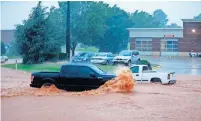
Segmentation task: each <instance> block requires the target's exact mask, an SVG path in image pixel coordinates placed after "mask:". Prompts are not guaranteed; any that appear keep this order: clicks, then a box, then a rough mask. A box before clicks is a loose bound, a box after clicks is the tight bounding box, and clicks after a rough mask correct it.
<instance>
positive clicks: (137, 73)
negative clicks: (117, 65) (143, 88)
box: [131, 66, 142, 83]
mask: <svg viewBox="0 0 201 121" xmlns="http://www.w3.org/2000/svg"><path fill="white" fill-rule="evenodd" d="M131 71H132V74H133V78H134V79H135V80H136V82H137V83H141V81H142V73H140V68H139V66H133V67H131Z"/></svg>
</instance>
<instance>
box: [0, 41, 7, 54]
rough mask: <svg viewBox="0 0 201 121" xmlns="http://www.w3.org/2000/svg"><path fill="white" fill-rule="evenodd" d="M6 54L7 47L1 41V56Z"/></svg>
mask: <svg viewBox="0 0 201 121" xmlns="http://www.w3.org/2000/svg"><path fill="white" fill-rule="evenodd" d="M5 53H6V47H5V44H4V42H3V41H1V55H4V54H5Z"/></svg>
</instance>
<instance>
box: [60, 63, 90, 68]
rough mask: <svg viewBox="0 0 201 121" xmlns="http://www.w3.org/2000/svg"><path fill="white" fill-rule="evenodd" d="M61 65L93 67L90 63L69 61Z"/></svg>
mask: <svg viewBox="0 0 201 121" xmlns="http://www.w3.org/2000/svg"><path fill="white" fill-rule="evenodd" d="M62 66H78V67H79V66H86V67H93V66H94V65H92V64H83V63H69V64H64V65H62Z"/></svg>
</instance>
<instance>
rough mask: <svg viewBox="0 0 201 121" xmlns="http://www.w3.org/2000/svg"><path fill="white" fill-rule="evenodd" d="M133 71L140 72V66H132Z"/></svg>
mask: <svg viewBox="0 0 201 121" xmlns="http://www.w3.org/2000/svg"><path fill="white" fill-rule="evenodd" d="M131 71H132V73H139V66H134V67H132V68H131Z"/></svg>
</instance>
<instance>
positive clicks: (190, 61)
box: [5, 56, 201, 75]
mask: <svg viewBox="0 0 201 121" xmlns="http://www.w3.org/2000/svg"><path fill="white" fill-rule="evenodd" d="M142 59H143V60H144V59H145V60H148V61H149V62H150V63H151V64H154V65H155V64H156V65H161V67H160V68H158V69H157V71H162V72H176V74H188V75H200V74H201V58H190V57H172V58H169V57H153V56H144V57H141V60H142ZM15 60H17V61H18V63H21V62H22V59H9V60H8V62H6V63H5V64H13V63H15Z"/></svg>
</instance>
